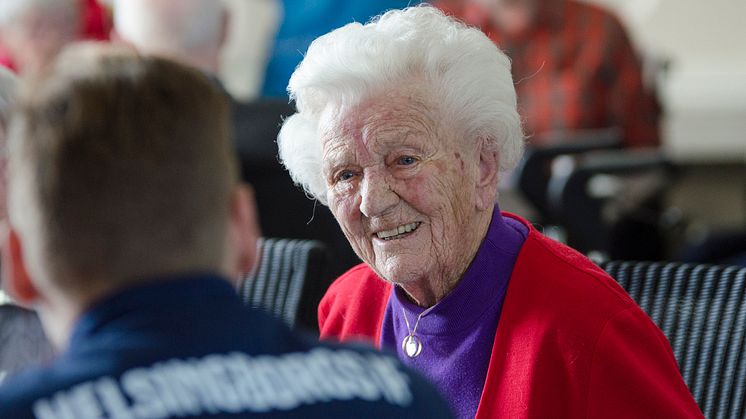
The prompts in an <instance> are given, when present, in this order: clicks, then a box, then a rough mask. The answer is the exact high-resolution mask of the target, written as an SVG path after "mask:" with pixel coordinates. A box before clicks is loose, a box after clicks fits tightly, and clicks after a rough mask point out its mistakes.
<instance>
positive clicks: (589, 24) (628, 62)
mask: <svg viewBox="0 0 746 419" xmlns="http://www.w3.org/2000/svg"><path fill="white" fill-rule="evenodd" d="M449 5H450V4H449ZM540 5H541V6H540V7H541V11H540V12H539V14H538V16H537V17H536V19H535V24H534V25H533V27H532V28H531V29H529V30H527V31H526V32H525V33H523V34H521V35H519V36H515V37H508V36H506V35H504V34H501V33H499V30H498V29H497V28H495V27H494V26H492V25H491V24H490V23H489V22H488V19H487V18H486V13H484V12H483V11H479V10H478V9H476V8H475V6H466V7H464V8H462V9H461V10H454V9H450V8H448V7H447V6H445V7H443V8H444V9H446V12H448V13H451V14H453V15H455V16H457V17H459V18H461V19H463V20H464V21H466V22H467V23H470V24H474V25H476V26H479V27H481V28H482V30H483V31H484V32H485V33H486V34H487V35H488V36H489V37H490V38H491V39H492V40H493V41H494V42H495V43H497V44H498V45H499V46H500V48H501V49H502V50H503V51H505V53H506V54H507V55H508V56H509V57H510V58H511V60H512V63H513V79H514V80H515V83H516V91H517V93H518V102H519V111H520V113H521V115H522V116H523V119H524V127H525V130H526V133H527V134H528V135H529V138H530V140H529V144H542V142H543V141H542V139H543V138H544V137H546V136H547V135H548V134H550V133H556V132H567V131H573V130H582V129H597V128H607V127H614V126H615V127H619V128H621V129H622V132H623V136H624V143H625V145H626V146H629V147H638V146H655V145H658V143H659V136H658V117H659V115H660V108H659V106H658V102H657V100H656V99H655V97H654V95H653V94H651V92H648V91H647V90H646V89H645V87H644V86H643V83H642V71H641V66H640V61H639V58H638V57H637V55H636V54H635V51H634V49H633V48H632V45H631V43H630V40H629V38H628V37H627V34H626V33H625V30H624V28H623V27H622V25H621V23H620V22H619V20H618V19H617V18H616V17H615V16H614V15H612V14H611V13H609V12H607V11H605V10H603V9H602V8H600V7H597V6H592V5H588V4H584V3H579V2H577V1H574V0H543V1H542V2H540Z"/></svg>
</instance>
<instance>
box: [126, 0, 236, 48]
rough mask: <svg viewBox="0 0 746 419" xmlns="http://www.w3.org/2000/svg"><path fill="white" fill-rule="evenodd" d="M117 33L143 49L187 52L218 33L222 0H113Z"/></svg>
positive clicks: (216, 38)
mask: <svg viewBox="0 0 746 419" xmlns="http://www.w3.org/2000/svg"><path fill="white" fill-rule="evenodd" d="M113 6H114V9H113V11H114V26H115V27H116V30H117V33H118V34H119V35H120V36H121V37H122V38H123V39H125V40H127V41H128V42H130V43H132V44H134V46H135V47H136V48H137V49H139V50H143V51H146V52H155V53H164V52H165V53H176V52H179V53H188V52H189V51H190V50H192V49H195V48H202V47H205V46H212V45H216V44H218V43H219V42H220V39H221V36H222V33H221V31H222V26H221V25H222V23H223V13H224V12H225V9H224V7H225V6H224V4H223V1H222V0H114V2H113Z"/></svg>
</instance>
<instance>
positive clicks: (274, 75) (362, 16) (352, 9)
mask: <svg viewBox="0 0 746 419" xmlns="http://www.w3.org/2000/svg"><path fill="white" fill-rule="evenodd" d="M280 3H281V4H282V11H281V14H280V15H281V17H282V18H281V21H280V27H279V29H278V31H277V36H276V37H275V40H274V45H273V47H272V51H271V54H270V57H269V63H268V64H267V70H266V72H265V75H264V87H263V88H262V95H263V96H265V97H287V85H288V80H289V79H290V75H291V74H292V73H293V70H295V67H296V66H298V64H299V63H300V62H301V60H302V59H303V51H305V50H307V49H308V46H309V45H310V44H311V41H313V40H314V39H316V38H317V37H319V36H321V35H323V34H325V33H327V32H329V31H330V30H332V29H334V28H338V27H340V26H342V25H344V24H346V23H348V22H351V21H356V22H362V23H365V22H367V21H368V20H370V19H371V18H372V17H374V16H376V15H378V14H381V13H383V12H385V11H386V10H389V9H401V8H402V7H407V6H413V5H415V4H417V3H420V0H415V1H411V0H359V1H344V0H315V1H307V0H282V1H281V2H280Z"/></svg>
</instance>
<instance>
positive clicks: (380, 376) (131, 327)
mask: <svg viewBox="0 0 746 419" xmlns="http://www.w3.org/2000/svg"><path fill="white" fill-rule="evenodd" d="M229 132H230V128H229V116H228V103H227V101H226V98H225V95H224V94H223V93H222V92H221V91H219V89H217V88H216V86H215V85H214V83H212V82H210V81H209V80H208V79H207V77H205V75H204V74H202V73H201V72H199V71H198V70H195V69H193V68H191V67H187V66H183V65H180V64H177V63H175V62H172V61H168V60H165V59H163V58H154V57H143V56H139V55H137V54H136V53H135V52H134V51H132V49H131V48H123V47H113V46H109V45H103V46H102V45H77V46H74V47H71V48H68V49H67V50H65V51H64V52H63V53H62V54H61V55H60V56H59V57H58V58H57V60H55V62H53V65H52V66H49V67H47V71H45V72H44V73H43V74H40V75H38V76H37V77H34V78H32V79H29V80H28V81H27V82H26V84H25V85H24V88H23V89H21V91H20V94H19V99H18V111H17V113H16V114H15V116H14V119H13V121H12V124H11V129H10V135H9V160H10V162H9V170H8V179H9V196H8V213H9V221H10V229H9V231H8V232H7V233H6V234H5V238H4V247H3V266H4V268H5V271H6V273H7V276H6V279H7V282H8V290H9V291H10V292H11V294H12V295H13V296H14V297H15V298H17V299H18V300H19V301H21V302H23V303H25V304H28V305H33V306H34V307H35V308H36V309H37V310H38V311H39V313H40V317H41V319H42V322H43V324H44V326H45V328H46V330H47V332H48V335H49V336H50V338H51V339H52V340H53V342H54V343H55V344H56V345H57V346H58V347H60V348H63V351H62V352H61V353H60V355H59V356H58V357H57V358H56V360H54V362H52V363H50V365H48V366H47V367H44V368H39V369H36V370H33V371H28V372H25V373H22V374H19V375H17V376H16V377H14V378H13V379H12V380H11V381H8V382H6V383H5V384H4V385H3V386H2V387H0V417H2V418H14V419H31V418H37V419H40V418H45V419H46V418H61V417H70V418H76V419H77V418H93V417H107V418H123V417H138V418H175V417H185V416H188V417H192V418H207V417H209V418H215V419H219V418H225V419H228V418H247V417H268V416H270V415H271V417H288V418H290V417H292V418H334V417H345V418H347V417H371V418H382V417H386V418H412V417H427V418H447V417H450V415H449V409H448V407H447V405H446V404H445V402H444V401H443V400H442V399H441V398H440V397H439V396H438V395H437V392H436V391H435V390H434V389H433V388H431V387H430V386H429V385H428V384H426V382H425V381H424V379H422V378H420V377H418V376H416V375H414V374H412V373H410V372H408V371H407V370H406V369H405V368H403V366H402V365H401V364H399V363H398V362H396V360H395V359H393V358H390V357H388V356H385V355H382V354H378V353H376V352H374V351H372V350H355V349H350V348H344V347H340V346H332V345H323V346H321V345H318V344H316V343H312V342H310V341H309V340H307V339H306V338H305V337H302V336H300V335H296V334H294V333H292V332H291V331H290V330H289V329H287V327H285V326H284V325H283V324H282V323H281V322H280V321H278V320H274V319H272V318H269V317H268V316H266V315H265V314H263V313H261V312H259V311H256V310H251V309H249V308H247V307H245V306H244V305H243V304H242V302H241V300H240V299H239V297H238V295H237V294H236V293H235V290H234V289H233V287H232V284H231V278H236V277H237V276H238V274H239V273H240V272H245V271H248V270H250V269H251V267H252V266H253V265H254V263H255V261H256V238H257V231H256V229H255V228H254V224H255V223H254V220H253V219H254V217H255V210H254V207H253V205H252V201H251V194H250V192H249V190H248V189H246V188H245V187H244V186H243V185H242V184H241V183H240V182H239V179H238V170H237V165H236V159H235V153H234V152H233V149H232V145H231V142H230V134H229Z"/></svg>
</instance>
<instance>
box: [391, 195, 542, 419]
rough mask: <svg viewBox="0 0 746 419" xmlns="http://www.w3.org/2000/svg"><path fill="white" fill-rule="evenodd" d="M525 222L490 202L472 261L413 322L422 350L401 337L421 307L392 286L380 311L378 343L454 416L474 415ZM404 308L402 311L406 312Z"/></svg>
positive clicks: (404, 335)
mask: <svg viewBox="0 0 746 419" xmlns="http://www.w3.org/2000/svg"><path fill="white" fill-rule="evenodd" d="M527 235H528V227H526V226H525V225H523V224H522V223H521V222H519V221H517V220H514V219H512V218H508V217H503V216H502V215H501V214H500V209H499V208H498V207H497V206H495V210H494V213H493V215H492V221H491V223H490V227H489V229H488V231H487V235H486V236H485V238H484V240H483V241H482V244H481V245H480V247H479V250H478V251H477V254H476V256H475V257H474V260H473V261H472V263H471V264H470V265H469V268H467V270H466V272H465V273H464V275H463V277H462V278H461V281H460V282H459V283H458V285H457V286H456V288H454V290H453V291H452V292H451V293H450V294H449V295H448V296H446V297H445V298H444V299H443V300H441V301H440V302H439V303H438V304H436V305H435V306H434V307H433V308H432V309H431V311H430V312H429V313H427V314H426V315H425V316H423V317H422V319H421V320H420V322H419V325H418V326H417V333H416V335H417V337H418V338H419V339H420V340H421V341H422V344H423V349H422V353H420V355H419V356H417V357H416V358H414V359H412V358H409V357H407V355H405V354H404V352H403V350H402V347H401V342H402V340H403V339H404V338H405V337H406V336H407V335H408V334H409V331H408V328H407V325H406V322H405V319H404V315H406V317H407V319H408V320H409V325H410V327H411V328H414V325H415V322H416V321H417V316H418V315H420V314H421V313H422V312H423V311H424V310H425V309H423V308H421V307H418V306H417V305H415V304H413V303H412V302H410V301H409V299H408V298H407V297H406V295H405V293H404V291H403V290H402V289H400V288H399V287H394V288H393V291H392V293H391V296H390V298H389V302H388V305H387V307H386V312H385V314H384V320H383V329H382V333H381V343H382V346H383V347H386V348H388V349H391V350H394V351H396V353H397V355H398V357H399V359H401V360H403V361H404V362H405V363H406V364H408V365H411V366H413V367H414V368H416V369H418V370H419V371H420V372H421V373H423V374H424V375H425V376H427V377H428V378H430V380H431V381H433V382H434V383H435V384H436V385H437V386H438V387H439V389H440V391H441V392H442V393H443V395H444V396H445V397H446V399H447V400H448V401H449V402H450V403H451V406H452V407H453V409H454V411H455V412H456V414H457V416H458V417H460V418H473V417H474V415H475V414H476V411H477V406H478V405H479V400H480V398H481V395H482V388H483V387H484V382H485V379H486V375H487V367H488V365H489V361H490V355H491V353H492V344H493V341H494V339H495V332H496V330H497V323H498V321H499V318H500V310H501V309H502V303H503V299H504V297H505V291H506V290H507V288H508V281H509V279H510V275H511V273H512V271H513V266H514V265H515V261H516V258H517V257H518V252H519V251H520V249H521V246H522V245H523V242H524V241H525V239H526V236H527ZM405 313H406V314H405Z"/></svg>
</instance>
